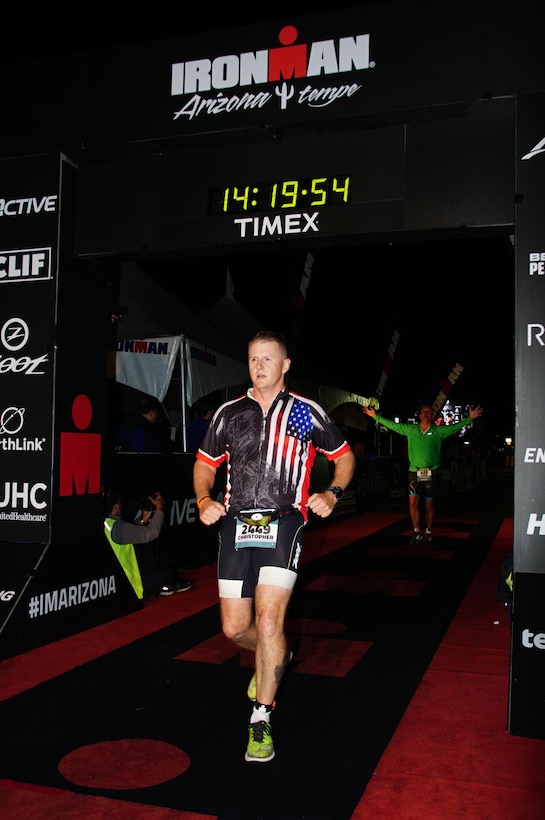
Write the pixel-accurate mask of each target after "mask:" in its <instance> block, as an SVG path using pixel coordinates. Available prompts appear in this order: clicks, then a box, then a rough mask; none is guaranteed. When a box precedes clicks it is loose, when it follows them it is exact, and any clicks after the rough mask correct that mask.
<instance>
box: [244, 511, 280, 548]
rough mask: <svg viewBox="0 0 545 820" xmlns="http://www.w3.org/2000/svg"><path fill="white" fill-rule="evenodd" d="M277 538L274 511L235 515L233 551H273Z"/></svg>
mask: <svg viewBox="0 0 545 820" xmlns="http://www.w3.org/2000/svg"><path fill="white" fill-rule="evenodd" d="M277 538H278V513H277V512H276V510H243V511H242V512H239V514H238V515H237V525H236V530H235V549H237V550H238V549H241V548H243V547H260V548H265V549H274V548H275V547H276V541H277Z"/></svg>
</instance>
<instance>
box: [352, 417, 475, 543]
mask: <svg viewBox="0 0 545 820" xmlns="http://www.w3.org/2000/svg"><path fill="white" fill-rule="evenodd" d="M363 412H364V413H365V414H366V415H367V416H370V417H371V418H372V419H375V421H376V422H377V423H378V424H382V425H383V427H387V428H388V430H393V432H394V433H399V434H400V435H402V436H406V437H407V448H408V456H409V484H408V489H409V512H410V516H411V521H412V525H413V537H412V539H411V544H418V543H420V542H421V541H425V542H426V543H428V544H431V541H432V532H431V530H432V525H433V519H434V517H435V507H434V504H433V489H434V478H435V475H436V472H437V470H438V468H439V465H440V462H441V445H442V443H443V440H444V439H446V438H448V436H453V435H455V433H458V432H459V431H460V430H461V429H462V428H463V427H467V426H468V425H469V424H471V422H472V421H473V419H476V418H478V417H479V416H480V415H482V412H483V408H482V407H481V406H480V405H478V406H477V407H472V408H470V410H469V416H468V418H465V419H462V420H461V421H458V422H456V423H455V424H449V425H443V424H442V425H439V426H438V425H436V424H434V423H433V417H432V409H431V407H430V405H429V404H425V405H424V406H423V407H422V409H421V410H420V413H419V414H418V420H419V423H418V424H409V423H403V422H398V421H391V420H390V419H385V418H384V417H383V416H381V415H380V414H379V413H377V411H376V410H375V409H374V408H373V407H371V406H368V407H364V408H363ZM422 497H423V498H424V501H425V508H426V531H425V533H424V534H422V533H421V532H420V499H421V498H422Z"/></svg>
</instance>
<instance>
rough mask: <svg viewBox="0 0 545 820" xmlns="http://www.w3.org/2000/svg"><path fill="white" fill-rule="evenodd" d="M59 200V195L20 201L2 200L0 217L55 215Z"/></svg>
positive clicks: (32, 197)
mask: <svg viewBox="0 0 545 820" xmlns="http://www.w3.org/2000/svg"><path fill="white" fill-rule="evenodd" d="M57 199H58V196H57V194H49V195H48V196H42V197H41V198H40V199H38V198H37V197H35V196H28V197H21V198H20V199H1V198H0V217H1V216H26V215H28V214H41V213H55V211H56V209H57Z"/></svg>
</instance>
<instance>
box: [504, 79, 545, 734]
mask: <svg viewBox="0 0 545 820" xmlns="http://www.w3.org/2000/svg"><path fill="white" fill-rule="evenodd" d="M516 130H517V180H516V191H517V192H520V194H519V197H518V204H517V213H516V235H515V249H516V316H515V404H516V408H517V417H516V423H515V509H514V550H513V562H514V598H513V613H514V614H515V615H516V617H514V619H513V629H512V643H511V650H512V657H511V679H510V695H509V722H508V725H509V731H510V732H511V733H512V734H514V735H518V736H523V737H538V738H545V708H544V700H543V692H544V691H545V620H544V618H543V599H544V594H545V503H544V499H545V457H544V453H545V415H544V413H543V406H544V402H545V383H544V381H543V373H544V371H545V269H544V266H543V264H542V263H543V262H545V227H544V226H545V202H544V200H543V191H544V190H545V94H535V95H531V96H528V97H521V98H519V100H518V103H517V128H516Z"/></svg>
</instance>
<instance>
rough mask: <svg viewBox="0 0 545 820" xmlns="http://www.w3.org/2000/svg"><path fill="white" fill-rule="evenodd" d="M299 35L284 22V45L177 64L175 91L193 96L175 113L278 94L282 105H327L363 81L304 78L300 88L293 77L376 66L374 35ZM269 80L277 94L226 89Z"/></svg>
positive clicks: (224, 108)
mask: <svg viewBox="0 0 545 820" xmlns="http://www.w3.org/2000/svg"><path fill="white" fill-rule="evenodd" d="M298 35H299V32H298V31H297V29H296V28H295V27H294V26H284V27H283V28H282V29H281V30H280V32H279V35H278V40H279V42H280V44H281V45H280V47H276V48H270V49H261V50H258V51H246V52H243V53H241V54H226V55H222V56H220V57H215V58H213V59H211V58H208V57H204V58H202V59H199V60H189V61H187V62H180V63H173V65H172V69H171V89H170V93H171V96H173V97H174V96H178V95H183V94H191V95H192V96H191V97H190V99H189V100H188V102H187V103H185V105H184V106H183V107H182V108H180V109H179V110H178V111H176V112H175V113H174V119H175V120H177V119H178V118H180V117H187V118H188V119H194V118H195V117H198V116H199V115H201V114H204V115H217V114H222V113H230V112H232V111H239V110H248V109H254V108H263V107H264V106H266V105H268V104H269V103H270V102H271V100H273V99H274V96H276V97H278V99H279V101H280V108H281V109H282V110H285V109H286V108H287V107H288V103H289V102H290V100H292V101H293V104H297V105H306V106H307V107H309V108H324V107H326V106H328V105H331V104H333V103H335V102H336V100H338V99H341V98H342V97H351V96H353V95H354V94H356V93H357V92H358V91H359V90H360V88H361V85H359V84H358V83H357V82H349V83H344V84H339V85H331V84H329V85H328V86H327V87H322V88H314V87H313V86H312V85H311V84H309V83H304V82H303V83H302V84H301V87H299V88H298V89H297V93H296V86H295V85H294V84H293V83H292V82H290V81H292V80H302V81H305V80H307V79H309V78H315V77H321V76H322V75H324V76H328V77H329V76H335V75H337V74H346V73H350V74H352V73H353V72H361V71H364V70H367V69H369V68H374V66H375V64H374V62H372V61H370V59H369V43H370V36H369V34H357V35H349V36H346V37H340V38H339V39H338V40H333V39H328V40H325V39H324V40H320V41H319V42H314V43H299V44H295V42H296V40H297V38H298ZM269 83H278V85H276V86H275V88H274V96H273V94H272V93H271V92H270V91H255V92H254V91H243V92H241V93H237V94H234V95H232V96H228V95H226V94H225V93H224V90H225V89H234V88H237V87H238V88H252V87H255V86H260V85H265V84H269ZM212 90H215V91H216V92H217V94H216V96H215V97H212V98H206V97H203V96H201V95H202V93H206V92H209V91H212Z"/></svg>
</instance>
